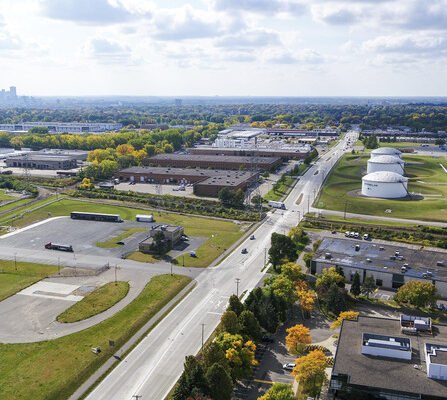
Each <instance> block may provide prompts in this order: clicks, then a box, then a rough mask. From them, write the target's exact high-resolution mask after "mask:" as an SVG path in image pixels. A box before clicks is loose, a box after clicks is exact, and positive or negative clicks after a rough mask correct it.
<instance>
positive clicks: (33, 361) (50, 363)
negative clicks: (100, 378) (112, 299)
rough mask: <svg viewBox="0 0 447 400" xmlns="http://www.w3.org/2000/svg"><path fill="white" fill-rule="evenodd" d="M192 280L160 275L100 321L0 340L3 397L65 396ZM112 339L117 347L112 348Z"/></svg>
mask: <svg viewBox="0 0 447 400" xmlns="http://www.w3.org/2000/svg"><path fill="white" fill-rule="evenodd" d="M189 282H190V278H188V277H185V276H178V275H174V276H170V275H160V276H157V277H154V278H152V279H151V281H150V282H149V283H148V284H147V285H146V287H145V288H144V290H143V291H142V293H141V294H140V295H139V296H138V297H137V298H136V299H135V300H134V301H133V302H132V303H130V304H129V305H128V306H126V307H125V308H124V309H123V310H121V311H120V312H118V313H117V314H115V315H114V316H113V317H111V318H109V319H107V320H105V321H103V322H101V323H99V324H98V325H95V326H93V327H91V328H88V329H85V330H83V331H81V332H78V333H74V334H72V335H68V336H65V337H62V338H59V339H55V340H51V341H46V342H38V343H26V344H0V360H2V361H1V363H0V388H1V399H2V400H12V399H35V400H38V399H39V400H40V399H45V400H60V399H67V398H68V397H69V396H70V394H72V393H73V392H74V391H75V390H76V388H77V387H78V386H79V385H80V384H81V383H82V382H83V381H84V380H85V379H87V378H88V377H89V376H90V375H91V374H92V373H93V372H94V371H95V370H96V369H97V368H98V367H99V366H100V365H101V364H103V363H104V362H105V361H106V360H107V359H108V358H109V357H110V356H111V355H112V354H113V353H114V352H116V349H117V348H119V347H120V346H121V345H122V344H123V343H125V342H126V341H127V340H128V339H129V338H130V337H131V336H132V335H133V334H134V333H135V332H136V331H137V330H138V329H139V328H141V327H142V326H143V325H144V324H145V323H146V322H147V321H148V320H149V319H150V318H151V317H153V316H154V315H155V314H156V313H157V311H159V310H160V309H161V308H162V307H163V306H164V305H166V304H167V303H168V302H169V301H170V300H171V299H172V298H173V297H174V296H175V295H176V294H177V293H178V292H179V291H180V290H181V289H183V288H184V287H185V286H186V285H187V284H188V283H189ZM109 340H114V341H115V343H116V348H112V349H110V348H109V346H108V342H109ZM95 346H100V347H101V349H102V352H101V353H100V354H98V355H96V354H93V353H92V351H91V348H92V347H95Z"/></svg>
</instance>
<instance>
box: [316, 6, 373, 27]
mask: <svg viewBox="0 0 447 400" xmlns="http://www.w3.org/2000/svg"><path fill="white" fill-rule="evenodd" d="M365 15H368V16H371V13H370V12H367V11H366V7H364V6H363V5H356V4H337V3H330V4H329V3H327V4H319V5H315V6H313V7H312V16H313V18H314V19H315V20H316V21H320V22H324V23H325V24H327V25H351V24H354V23H356V22H360V21H361V20H362V19H363V17H364V16H365Z"/></svg>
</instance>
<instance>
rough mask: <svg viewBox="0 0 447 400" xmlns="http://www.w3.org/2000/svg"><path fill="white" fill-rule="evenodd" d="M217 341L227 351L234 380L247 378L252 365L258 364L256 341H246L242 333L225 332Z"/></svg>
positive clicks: (226, 355) (226, 354)
mask: <svg viewBox="0 0 447 400" xmlns="http://www.w3.org/2000/svg"><path fill="white" fill-rule="evenodd" d="M216 343H217V345H218V346H219V347H220V348H221V349H222V350H223V351H224V352H225V357H226V359H227V360H228V363H229V365H230V367H231V376H232V378H233V380H237V379H242V378H247V377H248V376H249V375H250V374H251V369H252V367H253V366H255V365H257V361H256V359H255V351H256V345H255V344H254V342H253V341H251V340H248V341H246V342H245V341H244V339H243V338H242V336H241V335H232V334H230V333H228V332H224V333H222V334H221V335H220V336H219V337H218V338H217V339H216Z"/></svg>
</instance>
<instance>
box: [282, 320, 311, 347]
mask: <svg viewBox="0 0 447 400" xmlns="http://www.w3.org/2000/svg"><path fill="white" fill-rule="evenodd" d="M311 343H312V338H311V337H310V329H309V328H306V327H305V326H304V325H303V324H297V325H295V326H292V327H291V328H288V329H287V336H286V346H287V350H289V351H290V352H291V353H294V354H298V353H301V352H302V351H303V349H304V347H305V346H306V344H311Z"/></svg>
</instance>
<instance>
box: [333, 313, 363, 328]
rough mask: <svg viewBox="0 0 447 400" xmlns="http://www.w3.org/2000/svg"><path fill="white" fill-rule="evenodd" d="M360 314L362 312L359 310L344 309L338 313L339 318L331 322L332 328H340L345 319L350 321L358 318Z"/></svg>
mask: <svg viewBox="0 0 447 400" xmlns="http://www.w3.org/2000/svg"><path fill="white" fill-rule="evenodd" d="M359 314H360V313H359V312H357V311H352V310H350V311H342V312H341V313H340V314H339V315H338V317H337V319H336V320H335V321H334V322H333V323H332V324H331V329H337V328H339V327H340V326H341V324H342V322H343V320H345V319H347V320H350V321H353V320H357V318H358V317H359Z"/></svg>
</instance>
